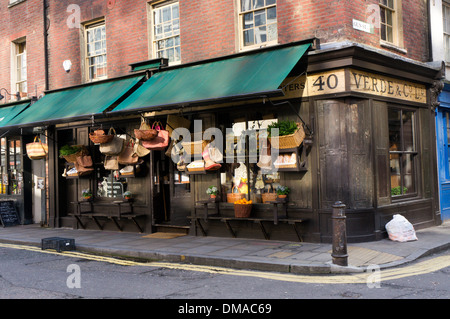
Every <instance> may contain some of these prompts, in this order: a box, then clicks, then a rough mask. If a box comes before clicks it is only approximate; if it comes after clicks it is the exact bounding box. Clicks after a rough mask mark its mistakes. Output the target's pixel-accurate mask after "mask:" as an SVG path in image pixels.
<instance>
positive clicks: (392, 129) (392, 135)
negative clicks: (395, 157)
mask: <svg viewBox="0 0 450 319" xmlns="http://www.w3.org/2000/svg"><path fill="white" fill-rule="evenodd" d="M400 116H401V112H400V110H395V109H389V111H388V121H389V150H390V151H400V150H402V149H401V147H402V146H401V119H400Z"/></svg>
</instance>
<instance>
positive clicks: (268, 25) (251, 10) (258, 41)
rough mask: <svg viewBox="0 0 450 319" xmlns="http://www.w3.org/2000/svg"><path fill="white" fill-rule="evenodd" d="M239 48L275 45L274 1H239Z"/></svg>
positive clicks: (276, 31) (275, 9)
mask: <svg viewBox="0 0 450 319" xmlns="http://www.w3.org/2000/svg"><path fill="white" fill-rule="evenodd" d="M239 30H240V34H241V47H242V48H247V47H257V46H261V45H263V44H275V43H276V42H277V40H278V28H277V7H276V0H240V13H239Z"/></svg>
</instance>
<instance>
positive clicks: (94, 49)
mask: <svg viewBox="0 0 450 319" xmlns="http://www.w3.org/2000/svg"><path fill="white" fill-rule="evenodd" d="M85 42H86V43H85V46H86V48H85V57H86V59H85V69H86V73H85V75H86V76H85V79H86V80H87V81H95V80H101V79H104V78H106V77H107V72H106V28H105V22H104V21H102V22H98V23H95V24H91V25H86V26H85Z"/></svg>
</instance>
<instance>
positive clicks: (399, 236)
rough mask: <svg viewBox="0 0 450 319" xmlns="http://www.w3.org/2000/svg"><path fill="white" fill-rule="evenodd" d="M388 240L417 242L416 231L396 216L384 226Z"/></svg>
mask: <svg viewBox="0 0 450 319" xmlns="http://www.w3.org/2000/svg"><path fill="white" fill-rule="evenodd" d="M386 230H387V232H388V235H389V239H390V240H393V241H400V242H406V241H412V240H417V236H416V231H415V230H414V227H413V225H412V224H411V223H410V222H409V221H408V220H407V219H406V218H405V217H403V216H402V215H399V214H396V215H394V216H393V217H392V220H391V221H390V222H389V223H387V224H386Z"/></svg>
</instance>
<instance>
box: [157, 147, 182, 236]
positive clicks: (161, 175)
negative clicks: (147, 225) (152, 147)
mask: <svg viewBox="0 0 450 319" xmlns="http://www.w3.org/2000/svg"><path fill="white" fill-rule="evenodd" d="M150 156H151V160H150V162H151V166H152V194H153V223H154V225H155V226H169V227H174V228H177V227H178V228H182V229H188V228H189V224H190V221H189V219H188V216H189V215H190V214H191V183H190V178H189V175H187V174H186V173H185V172H179V171H178V170H177V169H176V166H175V164H174V163H173V162H172V160H171V158H169V157H167V156H166V155H165V154H164V151H153V152H151V154H150Z"/></svg>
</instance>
